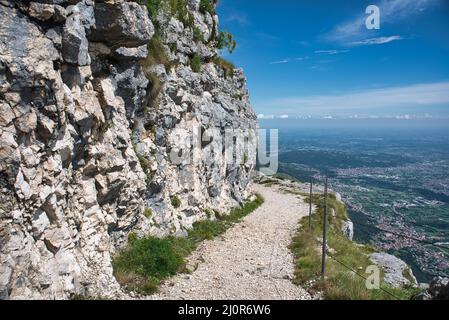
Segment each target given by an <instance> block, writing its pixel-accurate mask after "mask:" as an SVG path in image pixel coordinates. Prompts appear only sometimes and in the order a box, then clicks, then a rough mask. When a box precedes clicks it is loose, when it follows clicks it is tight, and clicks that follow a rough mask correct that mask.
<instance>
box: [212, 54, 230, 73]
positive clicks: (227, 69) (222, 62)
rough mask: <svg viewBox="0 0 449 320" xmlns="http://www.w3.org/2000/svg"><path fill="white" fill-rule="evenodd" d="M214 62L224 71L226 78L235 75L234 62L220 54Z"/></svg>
mask: <svg viewBox="0 0 449 320" xmlns="http://www.w3.org/2000/svg"><path fill="white" fill-rule="evenodd" d="M212 62H213V63H214V64H215V65H216V66H218V67H220V68H221V69H222V70H223V71H224V74H225V78H227V77H232V76H233V75H234V69H235V66H234V64H232V62H229V61H228V60H226V59H223V58H221V57H218V56H216V57H214V58H213V59H212Z"/></svg>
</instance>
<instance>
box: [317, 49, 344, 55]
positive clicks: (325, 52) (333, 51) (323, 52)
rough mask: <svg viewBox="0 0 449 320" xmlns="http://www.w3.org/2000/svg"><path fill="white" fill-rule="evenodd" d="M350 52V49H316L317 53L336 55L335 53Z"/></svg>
mask: <svg viewBox="0 0 449 320" xmlns="http://www.w3.org/2000/svg"><path fill="white" fill-rule="evenodd" d="M346 52H349V50H316V51H315V53H318V54H328V55H334V54H340V53H346Z"/></svg>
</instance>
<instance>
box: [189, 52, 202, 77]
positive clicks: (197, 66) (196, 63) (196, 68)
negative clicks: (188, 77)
mask: <svg viewBox="0 0 449 320" xmlns="http://www.w3.org/2000/svg"><path fill="white" fill-rule="evenodd" d="M189 63H190V68H192V71H193V72H196V73H198V72H200V71H201V64H202V63H201V58H200V56H199V55H198V54H197V53H195V54H194V55H193V56H192V57H191V58H190V60H189Z"/></svg>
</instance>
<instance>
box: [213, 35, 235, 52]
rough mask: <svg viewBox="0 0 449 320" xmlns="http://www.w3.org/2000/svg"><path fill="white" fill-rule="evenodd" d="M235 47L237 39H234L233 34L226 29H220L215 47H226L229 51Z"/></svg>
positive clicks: (232, 50)
mask: <svg viewBox="0 0 449 320" xmlns="http://www.w3.org/2000/svg"><path fill="white" fill-rule="evenodd" d="M236 47H237V41H236V40H235V39H234V36H233V35H232V34H230V33H229V32H227V31H220V33H219V34H218V39H217V48H218V49H220V50H222V49H227V50H228V51H229V53H232V52H234V50H235V48H236Z"/></svg>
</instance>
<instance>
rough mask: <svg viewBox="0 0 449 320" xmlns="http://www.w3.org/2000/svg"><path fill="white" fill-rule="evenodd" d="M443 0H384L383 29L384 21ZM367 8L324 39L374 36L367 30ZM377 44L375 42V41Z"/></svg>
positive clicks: (382, 2)
mask: <svg viewBox="0 0 449 320" xmlns="http://www.w3.org/2000/svg"><path fill="white" fill-rule="evenodd" d="M440 1H441V0H382V1H381V2H380V4H378V7H379V9H380V19H381V20H380V21H381V29H382V26H383V24H384V23H394V22H396V21H399V20H401V19H404V18H405V17H407V16H410V15H413V14H416V13H419V12H422V11H423V9H424V8H426V7H427V6H428V5H430V4H433V3H436V2H440ZM364 9H365V8H360V10H359V11H360V13H359V14H358V15H357V16H356V17H354V18H352V19H349V20H347V21H344V22H342V23H340V24H338V25H336V26H335V27H334V28H333V29H332V30H331V31H330V32H329V33H327V34H326V35H324V39H325V40H328V41H330V42H338V43H348V42H354V41H360V40H362V39H364V38H366V36H371V37H372V36H373V34H375V31H372V30H367V29H366V27H365V20H366V18H367V16H368V15H366V14H365V10H364ZM373 44H375V43H373Z"/></svg>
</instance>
